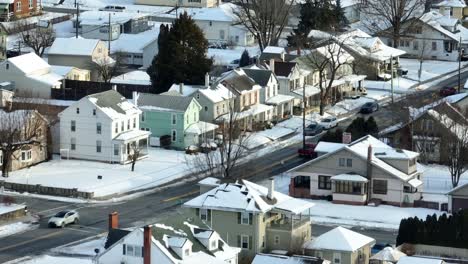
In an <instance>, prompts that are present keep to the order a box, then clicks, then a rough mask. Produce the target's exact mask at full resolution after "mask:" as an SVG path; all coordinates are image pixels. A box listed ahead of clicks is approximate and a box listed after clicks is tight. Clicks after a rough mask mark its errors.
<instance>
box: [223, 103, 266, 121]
mask: <svg viewBox="0 0 468 264" xmlns="http://www.w3.org/2000/svg"><path fill="white" fill-rule="evenodd" d="M269 110H273V106H271V105H265V104H256V105H254V106H252V107H250V108H249V109H248V110H245V111H242V112H236V113H234V115H233V116H232V118H234V119H235V120H241V119H244V118H246V117H250V116H255V115H258V114H261V113H265V112H266V111H269ZM229 115H230V113H227V114H224V115H222V116H219V117H218V118H217V120H220V121H225V120H229V119H230V116H229Z"/></svg>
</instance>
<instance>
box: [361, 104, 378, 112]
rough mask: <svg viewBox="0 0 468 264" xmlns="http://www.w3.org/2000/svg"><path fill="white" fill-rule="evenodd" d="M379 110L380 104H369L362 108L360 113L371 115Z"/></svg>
mask: <svg viewBox="0 0 468 264" xmlns="http://www.w3.org/2000/svg"><path fill="white" fill-rule="evenodd" d="M378 110H379V104H378V103H377V102H367V103H365V104H364V105H363V106H361V110H359V113H361V114H370V113H373V112H376V111H378Z"/></svg>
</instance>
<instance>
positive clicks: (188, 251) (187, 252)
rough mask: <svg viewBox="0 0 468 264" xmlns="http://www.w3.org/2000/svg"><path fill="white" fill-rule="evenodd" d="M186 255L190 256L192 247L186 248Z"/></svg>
mask: <svg viewBox="0 0 468 264" xmlns="http://www.w3.org/2000/svg"><path fill="white" fill-rule="evenodd" d="M184 255H185V256H187V257H188V256H190V248H187V249H185V251H184Z"/></svg>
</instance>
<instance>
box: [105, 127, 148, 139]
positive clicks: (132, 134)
mask: <svg viewBox="0 0 468 264" xmlns="http://www.w3.org/2000/svg"><path fill="white" fill-rule="evenodd" d="M150 134H151V132H149V131H143V130H139V129H133V130H129V131H125V132H122V133H120V134H119V135H118V136H117V137H115V138H114V140H118V141H129V140H131V139H136V138H140V137H147V136H149V135H150Z"/></svg>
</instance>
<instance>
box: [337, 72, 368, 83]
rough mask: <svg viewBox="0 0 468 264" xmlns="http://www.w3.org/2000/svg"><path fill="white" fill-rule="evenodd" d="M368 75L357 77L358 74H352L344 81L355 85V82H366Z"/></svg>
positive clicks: (345, 77) (344, 78)
mask: <svg viewBox="0 0 468 264" xmlns="http://www.w3.org/2000/svg"><path fill="white" fill-rule="evenodd" d="M366 77H367V75H356V74H351V75H346V76H344V77H343V80H344V81H345V82H347V83H353V82H359V81H363V80H365V79H366Z"/></svg>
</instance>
